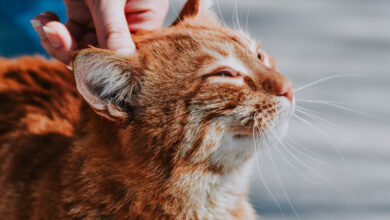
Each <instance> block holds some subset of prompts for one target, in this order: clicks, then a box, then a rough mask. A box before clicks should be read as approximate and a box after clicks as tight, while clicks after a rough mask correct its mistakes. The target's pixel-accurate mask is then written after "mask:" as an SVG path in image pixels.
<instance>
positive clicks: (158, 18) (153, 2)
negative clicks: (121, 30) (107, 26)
mask: <svg viewBox="0 0 390 220" xmlns="http://www.w3.org/2000/svg"><path fill="white" fill-rule="evenodd" d="M168 8H169V1H168V0H132V1H128V2H127V3H126V6H125V13H126V20H127V23H128V25H129V28H130V30H131V31H137V30H152V29H156V28H160V27H161V26H162V24H163V22H164V19H165V16H166V15H167V12H168Z"/></svg>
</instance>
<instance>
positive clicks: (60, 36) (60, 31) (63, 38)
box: [43, 21, 77, 51]
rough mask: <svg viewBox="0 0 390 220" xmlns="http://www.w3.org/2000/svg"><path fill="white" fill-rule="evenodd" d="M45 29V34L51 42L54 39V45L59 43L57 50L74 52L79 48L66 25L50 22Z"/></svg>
mask: <svg viewBox="0 0 390 220" xmlns="http://www.w3.org/2000/svg"><path fill="white" fill-rule="evenodd" d="M43 29H44V30H46V31H45V33H46V35H47V36H48V38H49V40H50V41H51V39H53V40H54V44H55V43H56V41H57V48H58V47H61V49H62V50H65V51H72V50H74V48H76V47H77V45H76V42H75V40H74V39H73V37H72V35H71V34H70V32H69V30H68V29H67V28H66V27H65V25H64V24H62V23H60V22H58V21H50V22H48V23H47V24H46V25H45V26H44V27H43ZM47 30H48V31H47ZM58 44H59V46H58ZM53 46H55V45H53Z"/></svg>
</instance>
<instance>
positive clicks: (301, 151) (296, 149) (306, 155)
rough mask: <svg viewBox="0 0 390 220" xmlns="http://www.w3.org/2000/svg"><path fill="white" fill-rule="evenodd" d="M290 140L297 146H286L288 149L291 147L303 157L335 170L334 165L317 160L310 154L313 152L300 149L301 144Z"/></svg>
mask: <svg viewBox="0 0 390 220" xmlns="http://www.w3.org/2000/svg"><path fill="white" fill-rule="evenodd" d="M290 139H291V140H290V141H292V142H294V143H295V145H292V144H289V145H286V147H290V149H291V150H293V151H295V152H297V153H298V154H301V155H302V156H305V157H307V158H309V159H311V160H313V161H316V162H318V163H320V164H322V165H325V166H327V167H332V168H335V166H333V165H331V164H329V163H327V162H325V161H323V160H320V159H318V158H316V157H315V156H313V155H311V154H310V153H312V152H308V151H307V150H306V149H304V148H299V147H298V146H300V144H299V143H298V142H297V141H295V140H294V139H293V138H292V137H290ZM286 142H287V141H286Z"/></svg>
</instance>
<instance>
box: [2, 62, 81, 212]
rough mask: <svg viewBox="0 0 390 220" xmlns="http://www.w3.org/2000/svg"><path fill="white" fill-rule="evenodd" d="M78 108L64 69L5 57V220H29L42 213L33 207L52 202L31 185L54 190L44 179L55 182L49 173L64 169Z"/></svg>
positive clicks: (44, 63)
mask: <svg viewBox="0 0 390 220" xmlns="http://www.w3.org/2000/svg"><path fill="white" fill-rule="evenodd" d="M79 105H80V101H79V98H78V94H77V90H76V88H75V83H74V78H73V74H72V72H71V71H69V70H68V69H67V68H66V67H65V65H63V64H61V63H59V62H56V61H48V60H45V59H43V58H40V57H22V58H18V59H11V60H10V59H1V58H0V106H1V107H0V194H1V196H0V216H3V217H5V216H6V218H7V219H26V218H24V217H27V216H29V217H31V216H34V215H35V214H38V213H31V212H32V209H30V207H29V206H33V205H36V203H46V204H49V203H50V202H51V201H42V200H40V199H39V198H40V197H41V196H42V195H37V194H35V193H34V190H32V186H34V187H35V188H41V189H44V188H46V189H47V192H48V193H50V190H49V189H53V186H52V185H48V184H52V183H55V182H56V180H55V179H53V180H51V181H50V180H49V181H48V180H47V179H46V180H44V179H45V176H46V177H47V178H55V175H54V176H53V175H50V174H49V172H52V173H55V172H56V169H59V166H60V164H59V162H60V161H61V155H63V154H64V153H65V152H66V150H67V148H68V146H69V144H70V142H71V137H72V135H73V124H74V122H75V121H77V119H78V109H79ZM54 185H55V184H54ZM42 198H48V196H42ZM49 198H50V196H49ZM52 199H53V202H54V201H55V200H56V198H55V197H52ZM7 207H8V208H7ZM11 207H12V208H11ZM11 209H15V210H25V211H23V212H20V211H19V212H13V211H12V210H11ZM7 210H8V211H7ZM15 210H14V211H15ZM42 211H44V210H42ZM4 212H5V213H4ZM7 212H8V214H9V213H19V214H18V215H19V216H10V215H8V214H7Z"/></svg>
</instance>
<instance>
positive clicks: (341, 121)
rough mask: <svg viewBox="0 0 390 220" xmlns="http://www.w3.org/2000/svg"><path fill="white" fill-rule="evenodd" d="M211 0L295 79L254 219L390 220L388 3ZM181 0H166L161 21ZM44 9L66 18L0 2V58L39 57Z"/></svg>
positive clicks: (41, 5)
mask: <svg viewBox="0 0 390 220" xmlns="http://www.w3.org/2000/svg"><path fill="white" fill-rule="evenodd" d="M215 1H216V2H215V5H214V10H215V11H216V12H217V14H218V15H219V17H220V18H221V21H222V22H224V23H226V24H227V25H228V26H230V27H235V28H239V27H240V28H241V29H243V30H244V31H247V32H248V33H249V34H250V35H251V36H252V37H253V38H255V39H258V40H260V41H261V42H262V49H264V50H265V51H267V52H268V53H269V54H271V55H272V56H273V57H274V58H275V59H276V61H277V66H278V69H279V71H280V72H281V73H283V74H285V75H286V76H288V77H289V78H290V79H292V81H293V82H294V83H295V88H296V99H297V109H296V113H295V116H294V117H293V118H292V119H291V123H290V130H289V133H288V136H287V137H286V138H285V139H284V140H283V141H282V143H278V144H275V146H269V147H266V148H263V149H261V150H260V152H259V155H258V166H255V167H254V169H253V177H252V183H251V190H250V199H251V202H252V203H253V205H254V207H255V208H256V210H257V212H258V213H259V216H260V217H261V219H264V220H283V219H288V220H289V219H302V220H389V219H390V1H389V0H310V1H307V0H294V1H291V0H215ZM183 3H184V0H171V7H170V11H169V14H168V17H167V21H166V24H169V23H170V22H171V21H172V20H173V19H174V17H175V16H176V15H177V13H178V12H179V11H180V8H181V7H182V5H183ZM48 10H50V11H54V12H56V13H57V14H59V16H60V18H61V21H65V19H66V18H65V9H64V6H63V5H62V2H61V1H60V0H41V1H38V0H30V1H24V0H14V1H12V3H10V2H9V1H1V2H0V56H7V57H14V56H18V55H21V54H43V55H44V52H43V50H42V49H41V47H40V45H39V40H38V37H37V36H36V34H35V33H34V30H33V29H32V28H31V25H30V23H29V20H30V19H31V18H32V17H34V15H36V14H39V13H40V12H43V11H48ZM320 79H323V80H324V81H323V82H320V83H318V84H315V85H312V86H309V87H305V85H310V83H311V82H315V81H316V80H320ZM326 79H328V80H326ZM300 88H302V89H300Z"/></svg>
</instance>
